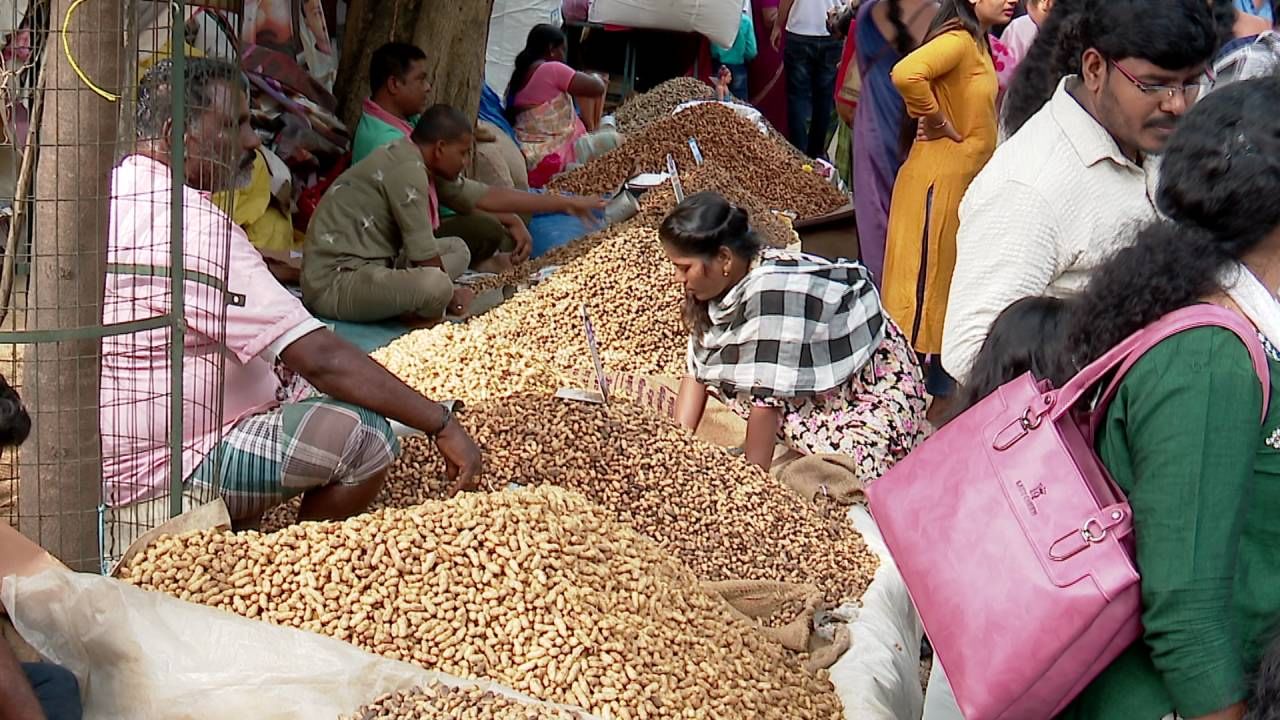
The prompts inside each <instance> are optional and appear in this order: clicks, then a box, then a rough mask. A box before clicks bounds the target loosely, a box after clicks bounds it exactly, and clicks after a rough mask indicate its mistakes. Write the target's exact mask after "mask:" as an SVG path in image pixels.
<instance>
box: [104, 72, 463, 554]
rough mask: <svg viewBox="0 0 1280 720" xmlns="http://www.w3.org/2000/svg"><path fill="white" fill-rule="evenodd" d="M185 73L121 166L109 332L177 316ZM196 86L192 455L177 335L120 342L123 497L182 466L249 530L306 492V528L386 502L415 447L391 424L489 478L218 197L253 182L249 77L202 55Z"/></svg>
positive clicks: (118, 425) (114, 421) (189, 264)
mask: <svg viewBox="0 0 1280 720" xmlns="http://www.w3.org/2000/svg"><path fill="white" fill-rule="evenodd" d="M172 73H173V67H172V64H171V62H170V61H163V62H161V63H158V64H157V65H156V66H155V67H154V68H153V69H152V70H151V71H150V72H148V73H147V75H146V76H145V77H144V78H143V79H142V81H141V83H140V84H139V88H138V122H137V132H138V145H137V148H138V150H137V153H136V154H134V155H130V156H128V157H126V158H125V159H124V160H123V161H122V162H121V163H120V165H119V166H118V167H117V168H116V169H115V171H114V172H113V174H112V191H111V222H110V239H109V246H108V264H109V266H108V275H107V280H106V294H105V299H104V309H103V315H104V322H106V323H108V324H116V323H124V322H134V321H145V320H148V319H153V318H156V317H158V316H160V315H162V314H164V313H166V312H168V309H169V301H170V297H171V288H170V284H169V279H168V277H166V275H167V268H168V266H169V253H170V249H169V237H170V235H169V233H170V217H171V199H172V181H171V171H170V163H171V159H172V148H171V146H170V141H169V138H170V128H171V126H172V120H171V118H170V113H171V108H172V107H173V103H174V102H176V101H178V99H177V98H174V97H173V88H172V84H171V78H172ZM185 78H186V82H185V86H186V93H187V97H186V104H187V107H188V108H189V109H188V116H187V128H186V140H185V143H184V150H185V175H186V177H185V183H184V184H185V187H183V212H182V223H183V229H182V237H183V250H184V256H185V257H184V266H185V281H184V283H183V288H184V292H185V302H184V312H183V314H184V319H185V322H186V325H187V331H186V336H185V339H184V358H183V400H184V407H183V427H182V429H181V432H182V437H183V453H182V457H181V458H171V457H170V453H169V434H170V430H171V429H170V427H169V396H168V388H169V387H170V385H169V347H170V337H169V332H168V329H167V328H166V327H161V328H157V329H151V330H143V331H140V332H136V333H132V334H129V335H123V336H118V337H113V338H109V339H107V340H105V341H103V346H102V402H101V426H102V435H103V440H102V442H103V479H104V484H105V488H104V489H105V494H104V495H105V499H106V504H107V505H108V507H109V508H111V509H112V510H114V511H115V512H116V513H117V515H119V514H120V511H121V510H122V509H128V508H136V507H139V506H142V505H144V504H146V503H149V502H153V501H157V500H162V499H163V498H164V496H165V494H166V493H167V492H168V490H169V484H170V463H171V462H181V463H182V476H183V478H185V479H186V485H187V491H188V492H189V493H192V494H196V495H198V494H200V493H199V492H198V491H199V490H201V489H204V490H207V491H217V492H218V493H219V494H220V495H221V496H222V498H223V499H224V500H225V501H226V502H227V505H228V508H229V509H230V511H231V516H232V518H233V520H234V521H235V524H236V525H237V527H253V526H254V525H255V524H256V523H257V522H258V521H259V520H260V519H261V517H262V515H263V513H264V512H266V510H268V509H269V508H270V507H272V506H274V505H276V504H279V503H281V502H283V501H284V500H286V499H288V498H290V497H293V496H296V495H302V496H303V499H302V506H301V511H300V513H299V518H300V519H302V520H318V519H338V518H345V517H349V516H351V515H354V514H357V513H360V512H362V511H364V510H365V509H366V508H367V507H368V506H369V503H370V502H372V501H373V499H374V497H375V496H376V495H377V493H378V490H379V488H380V487H381V485H382V482H383V480H384V478H385V476H386V471H387V468H388V467H389V466H390V464H391V462H392V460H393V459H394V456H395V454H396V452H397V450H398V446H397V444H396V440H395V437H394V434H393V433H392V430H391V427H390V425H389V423H388V422H387V419H386V418H393V419H395V420H397V421H399V422H401V423H404V424H405V425H408V426H410V427H412V428H416V429H418V430H421V431H423V432H425V433H427V434H428V435H429V436H431V437H432V438H434V440H435V442H436V444H437V446H438V448H439V450H440V453H441V455H443V456H444V458H445V460H446V462H447V465H448V468H449V475H450V477H451V478H452V479H453V480H454V481H455V484H456V485H455V486H456V487H457V488H458V489H465V488H470V487H474V483H475V480H476V476H477V474H478V473H479V472H480V470H481V457H480V451H479V449H478V448H477V447H476V445H475V443H474V442H473V441H472V439H471V438H470V437H469V436H468V435H467V432H466V430H464V429H463V428H462V426H461V425H460V424H459V423H458V422H457V421H456V420H455V419H454V417H453V415H452V413H451V412H450V411H449V410H448V409H447V408H446V407H445V406H443V405H440V404H439V403H436V402H433V401H431V400H429V399H427V398H425V397H423V396H421V395H419V394H418V393H416V392H414V391H413V390H411V389H410V388H409V387H407V386H406V385H405V384H404V383H402V382H401V381H400V380H398V379H397V378H396V377H395V376H393V375H392V374H391V373H389V372H387V371H386V370H384V369H383V368H382V367H381V366H379V365H378V364H377V363H375V362H374V361H373V360H371V359H370V358H369V357H368V356H367V355H365V354H364V353H363V352H361V351H360V350H359V349H357V348H356V347H354V346H353V345H351V344H349V343H347V342H346V341H344V340H341V339H339V338H338V337H337V336H336V335H334V334H333V333H331V332H330V331H329V330H328V329H327V328H326V327H325V326H324V325H323V324H321V323H320V322H319V321H317V320H316V319H315V318H314V317H312V316H311V314H310V313H308V312H307V310H306V309H305V308H304V307H303V306H302V303H301V302H300V301H299V300H298V299H297V298H295V297H294V296H293V295H291V294H290V293H289V292H288V291H287V290H285V289H284V288H283V287H282V286H281V285H280V284H279V283H277V282H276V280H275V278H274V277H273V276H272V275H271V273H270V272H269V271H268V269H267V266H266V264H265V263H264V262H263V260H262V257H261V256H260V255H259V254H258V253H257V252H256V251H255V250H254V248H253V246H252V245H250V244H249V240H248V237H247V236H246V235H245V233H244V231H243V230H241V229H240V228H239V227H238V226H236V225H235V224H234V223H233V222H232V221H231V219H230V218H229V217H228V216H227V215H225V214H224V213H223V212H222V211H221V210H219V209H218V208H217V207H216V206H214V205H213V203H212V202H210V200H209V195H210V194H211V193H213V192H217V191H221V190H226V189H229V188H232V187H235V186H236V185H237V183H239V182H243V180H244V178H245V177H246V176H247V173H248V172H249V170H250V169H251V166H252V161H253V155H254V151H255V150H256V148H257V147H258V145H259V140H258V137H257V135H255V134H254V132H253V129H252V128H251V127H250V125H249V105H248V101H247V97H246V94H245V90H246V88H245V84H244V79H243V76H242V75H241V73H240V71H239V70H237V69H236V68H235V67H234V66H232V65H229V64H226V63H224V62H221V61H216V60H209V59H197V58H192V59H189V60H187V64H186V72H185ZM321 393H323V394H321ZM156 514H157V512H155V511H152V512H150V513H149V514H148V517H145V518H141V519H139V518H138V516H137V515H136V514H135V515H134V516H132V517H131V519H132V521H133V522H135V523H139V522H140V523H145V524H155V523H156V522H157V521H158V520H162V519H164V518H163V517H158V518H157V517H155V515H156ZM143 529H145V528H143Z"/></svg>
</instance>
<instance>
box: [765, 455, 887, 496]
mask: <svg viewBox="0 0 1280 720" xmlns="http://www.w3.org/2000/svg"><path fill="white" fill-rule="evenodd" d="M778 477H779V479H781V480H782V482H783V483H784V484H785V485H786V486H787V487H789V488H791V489H792V490H794V491H795V492H796V493H797V494H798V495H800V497H803V498H804V499H805V500H808V501H810V502H813V503H817V504H819V505H822V504H827V503H832V504H835V505H839V506H847V505H854V504H856V503H861V502H866V499H867V496H866V492H865V490H866V488H865V486H864V485H863V481H862V478H861V476H860V475H859V468H858V464H857V462H856V461H855V460H854V459H853V458H851V457H849V456H847V455H806V456H803V457H800V458H799V459H797V460H795V461H794V462H792V463H790V464H788V465H787V466H786V467H785V468H783V469H782V471H781V473H780V474H779V475H778Z"/></svg>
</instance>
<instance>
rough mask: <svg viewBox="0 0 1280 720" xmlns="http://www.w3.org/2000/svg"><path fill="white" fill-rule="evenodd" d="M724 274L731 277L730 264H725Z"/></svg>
mask: <svg viewBox="0 0 1280 720" xmlns="http://www.w3.org/2000/svg"><path fill="white" fill-rule="evenodd" d="M724 276H725V277H729V266H728V265H725V266H724Z"/></svg>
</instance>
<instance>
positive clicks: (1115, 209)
mask: <svg viewBox="0 0 1280 720" xmlns="http://www.w3.org/2000/svg"><path fill="white" fill-rule="evenodd" d="M1087 4H1088V5H1089V9H1088V11H1086V12H1085V13H1084V15H1083V16H1082V17H1081V18H1080V19H1079V22H1080V23H1081V26H1082V27H1081V30H1082V32H1081V33H1080V34H1079V36H1078V38H1079V39H1078V41H1077V42H1080V45H1079V47H1078V48H1063V49H1064V50H1067V51H1069V52H1071V53H1072V54H1073V55H1074V56H1077V57H1080V73H1079V74H1078V75H1069V76H1067V77H1065V78H1063V79H1062V81H1061V82H1060V83H1059V85H1058V88H1057V91H1056V92H1055V93H1054V95H1053V97H1052V99H1050V100H1049V102H1048V103H1046V104H1045V106H1044V107H1043V108H1042V109H1041V110H1040V111H1039V112H1038V113H1037V114H1036V115H1034V116H1033V117H1032V118H1031V119H1030V120H1028V121H1027V122H1026V124H1025V125H1023V127H1022V128H1021V129H1019V130H1018V131H1017V132H1016V133H1014V135H1013V136H1012V137H1010V138H1009V139H1008V140H1007V141H1005V142H1004V143H1003V144H1002V145H1001V146H1000V147H999V148H998V149H997V150H996V153H995V155H994V156H993V157H992V158H991V161H990V162H989V163H988V164H987V166H986V167H985V168H984V169H983V170H982V172H981V173H979V175H978V176H977V178H976V179H975V180H974V181H973V184H972V185H970V187H969V190H968V192H967V194H966V195H965V198H964V201H963V203H962V204H961V206H960V230H959V233H958V236H957V240H956V252H957V260H956V270H955V276H954V279H953V281H952V284H951V296H950V303H949V305H948V309H947V318H946V324H945V330H944V335H943V350H942V357H943V358H944V363H945V364H946V368H947V371H948V372H949V373H951V375H952V376H953V377H955V378H956V379H957V380H959V381H960V382H961V383H962V384H963V383H964V380H965V378H966V377H967V375H968V373H969V371H970V370H971V368H972V365H973V361H974V358H975V357H976V356H977V354H978V351H979V350H980V349H981V347H982V343H983V341H984V340H985V339H986V336H987V330H988V328H990V326H991V323H992V321H994V320H995V318H996V316H997V315H999V314H1000V313H1001V312H1002V311H1003V310H1004V309H1005V308H1006V307H1008V306H1009V305H1010V304H1011V303H1013V302H1014V301H1016V300H1019V299H1021V298H1023V297H1027V296H1038V295H1045V294H1048V295H1054V296H1064V295H1069V294H1071V293H1073V292H1075V291H1078V290H1080V289H1081V288H1083V287H1084V285H1085V284H1086V283H1087V282H1088V279H1089V276H1090V274H1091V273H1092V271H1093V269H1094V268H1095V267H1097V265H1098V264H1100V263H1101V262H1102V261H1103V260H1105V259H1106V258H1107V257H1109V256H1110V255H1111V254H1112V253H1114V252H1115V251H1116V250H1118V249H1120V248H1121V247H1124V246H1125V245H1127V244H1128V243H1129V242H1131V241H1132V240H1133V238H1134V237H1135V232H1136V230H1137V229H1139V228H1140V227H1141V226H1143V225H1144V224H1146V223H1147V222H1149V221H1151V220H1153V219H1155V218H1156V216H1157V211H1156V207H1155V203H1154V200H1153V196H1154V192H1153V191H1154V187H1155V181H1154V165H1155V163H1153V162H1152V157H1151V156H1153V155H1159V154H1160V152H1161V151H1162V150H1163V149H1164V146H1165V144H1166V143H1167V142H1168V141H1169V138H1170V136H1171V135H1172V134H1173V131H1174V129H1175V128H1176V127H1177V124H1178V120H1179V118H1181V116H1182V115H1183V114H1184V113H1186V112H1187V111H1188V110H1189V109H1190V108H1191V106H1192V105H1193V104H1194V103H1195V100H1196V98H1197V97H1199V95H1200V93H1201V90H1202V78H1203V77H1204V76H1205V72H1206V66H1207V63H1209V62H1210V60H1211V59H1212V58H1213V55H1214V52H1215V51H1216V49H1217V46H1218V40H1217V35H1216V31H1215V27H1214V23H1213V17H1212V15H1211V14H1210V11H1209V7H1208V3H1206V2H1204V0H1101V1H1098V2H1090V3H1087ZM1073 37H1077V36H1073Z"/></svg>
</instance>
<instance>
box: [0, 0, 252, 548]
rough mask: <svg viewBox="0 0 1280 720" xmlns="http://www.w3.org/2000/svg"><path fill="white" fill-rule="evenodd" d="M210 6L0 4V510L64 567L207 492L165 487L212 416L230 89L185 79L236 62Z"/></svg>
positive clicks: (227, 20)
mask: <svg viewBox="0 0 1280 720" xmlns="http://www.w3.org/2000/svg"><path fill="white" fill-rule="evenodd" d="M222 5H223V7H221V8H218V7H209V6H205V5H200V4H195V3H183V2H154V1H153V0H25V1H24V0H17V2H11V1H8V0H4V1H0V15H2V17H0V34H5V33H7V35H5V42H6V45H5V47H4V49H3V51H2V53H0V58H2V65H0V85H2V88H0V93H2V95H0V106H2V107H3V112H0V115H3V125H0V129H2V130H3V143H4V144H3V147H0V221H4V223H0V232H3V234H4V235H3V236H4V238H5V240H4V244H3V252H4V255H3V265H2V266H0V267H2V268H3V276H0V313H2V315H3V320H2V321H0V372H2V373H3V374H4V375H5V376H6V377H7V378H9V380H10V382H11V383H12V384H13V385H14V386H15V387H16V388H17V389H18V391H19V392H20V393H21V394H22V396H23V398H24V400H25V402H26V405H27V407H28V409H29V411H30V413H31V417H32V421H33V429H32V434H31V438H30V439H29V440H28V441H27V443H26V444H25V445H24V446H23V447H22V448H21V450H20V451H18V452H16V453H9V454H7V455H6V456H5V457H4V459H3V462H0V514H3V515H4V516H5V517H6V519H7V520H8V521H9V523H10V524H11V525H16V526H17V527H18V528H19V529H20V530H21V531H22V532H23V533H24V534H26V535H27V536H28V537H31V538H33V539H35V540H36V541H37V542H39V543H40V544H41V545H43V546H44V547H45V548H46V549H48V550H49V551H50V552H51V553H53V554H54V555H55V556H57V557H59V558H60V559H61V560H62V561H63V562H65V563H67V564H69V565H71V566H73V567H75V568H77V569H93V570H97V569H101V568H103V567H104V566H105V564H106V563H109V562H110V560H111V559H112V558H113V557H116V556H118V555H119V554H120V552H122V551H123V549H124V548H125V547H127V545H128V544H129V543H130V542H131V541H132V540H133V539H134V538H136V537H137V536H138V535H140V534H141V533H142V532H145V531H146V530H148V529H150V528H152V527H154V526H156V525H158V524H160V523H161V522H163V521H164V520H165V519H167V518H168V517H170V516H171V515H173V514H175V513H176V512H178V511H179V510H181V509H182V508H183V506H184V502H185V503H187V504H191V503H195V502H201V501H206V500H210V499H212V496H213V495H214V494H215V491H214V490H213V489H212V488H210V487H208V486H203V487H201V486H195V485H190V484H184V480H185V479H186V478H188V477H189V476H190V475H191V473H192V472H193V470H194V469H195V467H194V466H195V465H197V464H198V463H199V462H200V461H201V459H202V457H203V452H202V447H201V442H202V438H204V437H206V436H207V435H208V434H209V432H211V431H216V430H217V429H219V428H220V427H221V424H222V421H223V418H222V397H223V377H224V373H225V366H226V352H225V342H224V338H223V330H222V328H225V322H226V307H227V303H228V302H232V301H234V298H233V297H232V296H231V295H230V294H229V293H228V292H227V288H226V283H227V276H228V271H227V266H228V252H229V246H230V228H231V226H230V222H229V221H226V218H225V217H221V218H218V217H216V216H215V215H211V213H210V211H209V207H210V205H209V202H210V193H211V192H212V191H215V190H220V189H223V187H221V186H219V185H218V184H217V183H218V182H223V180H225V183H224V184H226V183H229V182H230V181H231V180H232V179H234V177H235V176H236V174H237V173H239V171H240V170H242V168H241V167H240V161H241V159H242V158H241V153H240V152H239V148H236V147H235V143H234V142H230V141H226V135H227V134H228V133H231V134H232V135H233V136H234V132H233V131H232V130H228V129H227V128H222V127H214V126H213V125H211V124H210V123H217V122H220V123H224V124H225V122H226V116H227V114H228V113H231V114H234V113H235V111H234V109H229V108H228V107H227V106H228V103H229V102H230V101H231V98H232V97H233V95H234V93H228V92H227V91H226V88H224V90H223V91H220V92H213V91H212V90H211V87H212V86H211V84H210V83H209V82H207V80H208V78H205V77H197V78H193V75H192V73H193V71H197V70H199V68H200V67H203V66H202V65H201V63H202V62H203V61H202V60H200V58H209V57H213V58H226V59H229V60H231V61H232V62H235V60H236V58H238V57H239V54H238V48H237V44H236V30H235V29H236V27H237V22H238V18H237V16H236V15H235V14H233V13H230V12H228V11H227V10H228V8H227V7H226V6H225V4H222ZM193 79H194V80H196V82H193ZM240 82H241V81H240V80H239V77H238V74H237V77H236V79H235V80H234V82H233V83H231V84H238V83H240ZM215 84H216V83H215ZM223 84H224V85H227V83H223ZM139 88H141V89H142V90H141V92H140V90H139ZM214 111H217V112H214ZM215 116H216V117H215ZM229 197H230V196H228V198H226V199H224V206H226V207H227V210H228V212H230V211H231V208H230V207H229V204H230V202H231V200H230V199H229ZM219 220H221V221H219ZM177 277H180V278H182V279H183V281H182V282H172V279H173V278H177ZM193 308H194V309H193ZM0 430H2V428H0ZM205 449H206V450H207V448H205Z"/></svg>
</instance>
